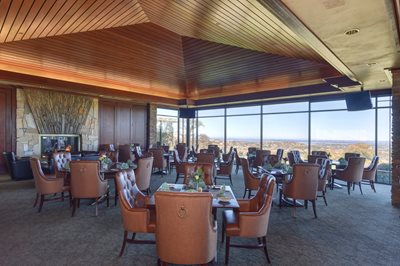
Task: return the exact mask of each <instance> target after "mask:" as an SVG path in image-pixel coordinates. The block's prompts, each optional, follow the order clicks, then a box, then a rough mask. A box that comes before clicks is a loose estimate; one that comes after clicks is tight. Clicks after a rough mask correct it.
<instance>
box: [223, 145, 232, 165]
mask: <svg viewBox="0 0 400 266" xmlns="http://www.w3.org/2000/svg"><path fill="white" fill-rule="evenodd" d="M232 152H233V147H232V146H231V147H230V148H229V151H228V153H224V154H222V160H223V161H224V162H226V161H228V160H229V156H230V155H231V153H232Z"/></svg>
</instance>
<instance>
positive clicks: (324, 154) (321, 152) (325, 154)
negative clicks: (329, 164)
mask: <svg viewBox="0 0 400 266" xmlns="http://www.w3.org/2000/svg"><path fill="white" fill-rule="evenodd" d="M311 155H317V156H318V155H322V156H326V157H328V153H327V152H326V151H311Z"/></svg>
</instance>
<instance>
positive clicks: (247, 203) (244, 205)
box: [237, 197, 256, 212]
mask: <svg viewBox="0 0 400 266" xmlns="http://www.w3.org/2000/svg"><path fill="white" fill-rule="evenodd" d="M237 201H238V203H239V206H240V207H239V211H240V212H251V211H253V210H254V208H255V207H256V201H255V198H254V197H253V198H251V199H248V200H246V199H238V200H237Z"/></svg>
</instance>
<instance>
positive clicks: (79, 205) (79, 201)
mask: <svg viewBox="0 0 400 266" xmlns="http://www.w3.org/2000/svg"><path fill="white" fill-rule="evenodd" d="M77 201H78V208H80V207H81V199H77Z"/></svg>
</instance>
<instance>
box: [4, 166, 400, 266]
mask: <svg viewBox="0 0 400 266" xmlns="http://www.w3.org/2000/svg"><path fill="white" fill-rule="evenodd" d="M174 177H175V173H173V174H171V175H169V176H164V177H163V178H161V177H160V176H159V175H153V177H152V179H153V180H152V191H155V190H156V188H157V187H159V185H160V184H161V183H162V182H164V181H167V182H172V181H174ZM180 182H181V181H180ZM233 182H234V192H235V195H236V197H238V198H240V197H242V195H243V186H244V185H243V177H242V174H241V173H240V172H239V174H238V175H235V174H234V175H233ZM109 183H110V185H111V186H112V187H113V182H109ZM32 184H33V183H32ZM363 189H364V195H361V194H360V192H359V190H357V189H356V191H354V192H353V191H352V194H351V195H350V196H348V195H347V192H346V190H345V189H335V190H333V191H328V194H327V199H328V206H327V207H326V206H325V205H324V204H323V201H322V200H321V199H319V200H318V202H317V212H318V219H314V216H313V213H312V208H309V209H308V210H305V209H304V208H298V209H297V211H296V218H293V217H291V209H289V208H282V209H279V208H278V207H277V205H274V206H273V208H272V212H271V218H270V224H269V231H268V235H267V239H268V248H269V254H270V257H271V260H272V264H274V265H400V252H399V251H400V218H399V215H400V209H396V208H393V207H392V206H391V204H390V186H386V185H377V193H374V192H373V191H372V190H371V189H370V187H369V186H363ZM34 196H35V190H34V188H33V187H32V188H29V187H28V188H27V187H26V185H24V186H22V187H21V188H20V187H18V186H1V185H0V199H1V201H0V214H1V215H0V265H156V264H157V255H156V247H155V245H128V246H127V249H126V251H125V254H124V255H123V256H122V257H121V258H119V257H118V252H119V250H120V247H121V243H122V234H123V228H122V222H121V217H120V210H119V206H117V207H114V206H113V205H112V206H110V207H109V208H107V207H106V206H105V204H103V205H102V206H101V207H100V208H99V216H98V217H95V216H94V207H93V206H89V205H88V204H87V203H89V201H87V202H85V201H83V202H82V203H81V208H80V209H78V211H77V213H76V216H75V217H74V218H71V217H70V214H71V213H70V209H69V206H68V202H67V201H65V202H51V203H45V205H44V207H43V210H42V212H41V213H37V209H34V208H32V204H33V200H34ZM275 198H276V195H275ZM218 220H219V222H220V220H221V214H220V213H218ZM220 229H221V225H220V224H219V232H218V236H219V238H220ZM139 237H140V238H154V236H153V235H149V236H146V235H140V236H139ZM219 241H220V239H219ZM233 241H237V242H246V243H250V242H253V243H255V241H256V240H252V239H251V240H250V239H237V240H236V239H235V240H233ZM171 244H173V243H171ZM182 255H183V256H184V254H182ZM224 255H225V248H224V246H223V245H221V244H220V242H219V243H218V263H217V265H223V263H224ZM246 264H247V265H266V264H267V262H266V259H265V256H264V254H263V252H262V251H261V250H248V249H237V248H233V249H232V250H231V256H230V265H246Z"/></svg>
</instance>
